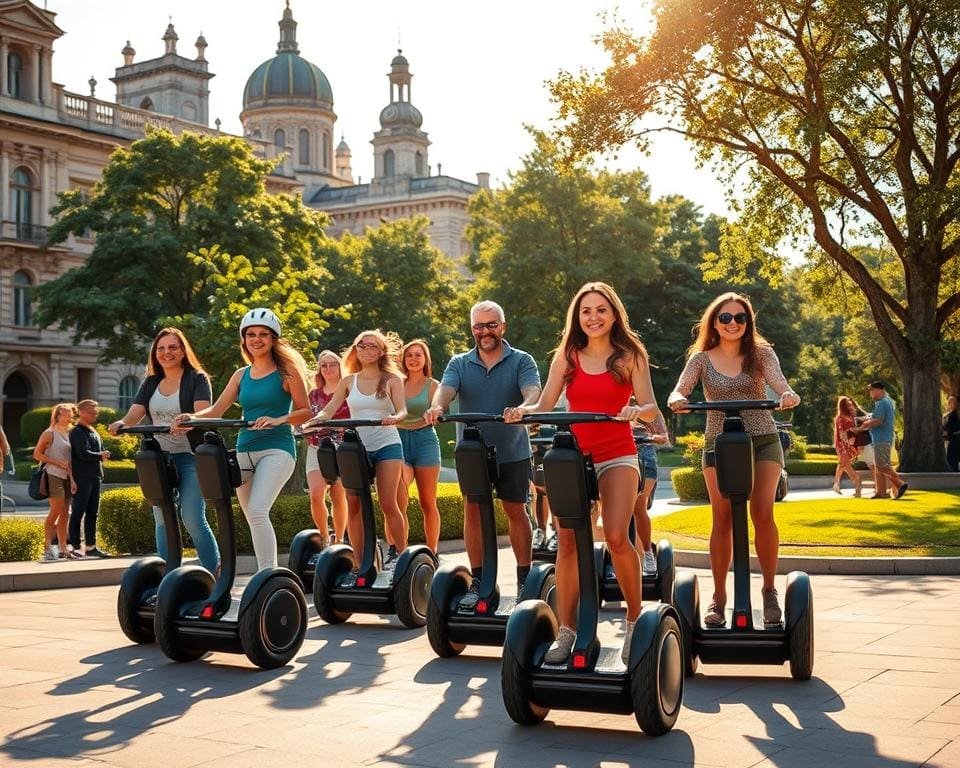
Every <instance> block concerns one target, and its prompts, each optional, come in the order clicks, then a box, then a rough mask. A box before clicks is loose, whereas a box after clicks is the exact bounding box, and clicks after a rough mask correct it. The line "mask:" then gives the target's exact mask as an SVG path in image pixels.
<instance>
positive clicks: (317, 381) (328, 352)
mask: <svg viewBox="0 0 960 768" xmlns="http://www.w3.org/2000/svg"><path fill="white" fill-rule="evenodd" d="M325 357H332V358H333V359H334V360H336V361H337V379H338V380H339V379H342V378H343V358H342V357H340V355H338V354H337V353H336V352H334V351H333V350H332V349H325V350H323V351H322V352H320V354H319V355H317V370H316V372H314V374H313V383H314V385H315V386H316V388H317V389H323V387H324V385H325V384H326V383H327V382H326V378H325V377H324V375H323V368H321V367H320V361H321V360H323V358H325Z"/></svg>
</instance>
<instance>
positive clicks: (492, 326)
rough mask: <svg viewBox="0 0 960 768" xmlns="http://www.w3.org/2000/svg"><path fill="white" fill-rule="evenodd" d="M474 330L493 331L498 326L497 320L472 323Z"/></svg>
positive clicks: (478, 331)
mask: <svg viewBox="0 0 960 768" xmlns="http://www.w3.org/2000/svg"><path fill="white" fill-rule="evenodd" d="M471 327H472V328H473V330H474V331H476V332H477V333H480V332H481V331H485V330H486V331H493V330H496V329H497V328H499V327H500V321H499V320H491V321H490V322H489V323H474V324H473V325H472V326H471Z"/></svg>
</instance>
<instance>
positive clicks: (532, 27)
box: [33, 0, 729, 215]
mask: <svg viewBox="0 0 960 768" xmlns="http://www.w3.org/2000/svg"><path fill="white" fill-rule="evenodd" d="M33 1H34V2H35V3H37V4H38V5H40V6H41V7H42V6H43V5H44V4H45V5H46V7H47V9H48V10H50V11H53V12H55V13H56V14H57V17H56V19H55V21H56V23H57V24H58V26H59V27H60V28H61V29H63V30H64V31H65V32H66V34H65V35H64V36H63V37H62V38H60V40H59V41H57V43H56V44H55V47H54V58H53V78H54V81H55V82H57V83H60V84H62V85H64V86H65V87H66V89H67V90H69V91H72V92H75V93H80V94H88V93H89V91H90V88H89V85H88V83H87V81H88V80H89V79H90V77H91V75H92V76H93V77H95V78H96V80H97V86H96V95H97V97H98V98H101V99H104V100H108V101H112V100H114V98H115V96H116V91H115V88H114V86H113V83H111V82H110V79H109V78H110V77H111V76H112V75H113V74H114V70H115V69H116V67H118V66H120V65H122V64H123V57H122V56H121V54H120V50H121V49H122V48H123V47H124V45H125V44H126V42H127V40H129V41H130V43H131V45H132V46H133V47H134V49H135V50H136V51H137V54H136V58H135V61H144V60H147V59H153V58H157V57H159V56H161V55H162V54H163V50H164V48H163V41H162V39H161V38H162V36H163V34H164V32H165V30H166V27H167V24H168V23H169V21H170V20H171V19H172V21H173V24H174V27H175V29H176V32H177V35H178V36H179V42H178V48H177V51H178V53H179V54H180V55H182V56H186V57H188V58H194V57H195V56H196V48H195V47H194V41H195V40H196V39H197V36H198V35H199V34H201V33H202V34H203V36H204V37H205V38H206V41H207V44H208V48H207V51H206V58H207V61H208V62H209V69H210V71H211V72H213V73H214V74H215V75H216V76H215V77H214V78H213V79H212V80H211V81H210V123H211V125H212V124H213V121H214V119H215V118H217V117H219V118H220V120H221V129H222V130H224V131H227V132H230V133H235V134H241V133H242V130H241V125H240V119H239V114H240V111H241V109H242V98H243V89H244V85H245V83H246V80H247V78H248V77H249V75H250V74H251V73H252V72H253V70H254V69H255V68H256V67H257V66H258V65H259V64H260V63H261V62H263V61H265V60H267V59H269V58H271V57H273V56H274V55H275V53H276V47H277V40H278V39H279V28H278V26H277V22H279V20H280V18H281V16H282V13H283V8H284V0H160V1H159V2H141V1H140V0H46V3H44V0H33ZM290 5H291V9H292V10H293V15H294V19H295V20H296V21H297V23H298V27H297V41H298V43H299V46H300V55H301V56H303V57H304V58H306V59H308V60H309V61H312V62H313V63H314V64H316V65H317V66H319V67H320V69H322V70H323V72H324V73H325V74H326V76H327V78H328V80H329V81H330V83H331V86H332V88H333V98H334V112H336V114H337V116H338V120H337V123H336V131H337V136H336V139H335V140H336V141H339V138H340V134H341V133H342V134H343V137H344V138H345V139H346V141H347V143H348V144H349V145H350V148H351V150H352V153H353V158H352V163H353V174H354V179H355V180H356V179H358V178H361V179H362V180H363V181H368V180H369V179H370V177H371V176H372V173H373V148H372V147H371V145H370V144H369V141H370V139H371V138H372V137H373V133H374V131H375V130H378V129H379V127H380V126H379V122H378V116H379V114H380V110H381V109H382V108H383V107H384V106H386V104H387V103H388V102H389V86H388V81H387V77H386V74H387V72H388V71H389V69H390V60H391V59H392V58H393V56H394V55H395V54H396V51H397V48H398V47H400V48H402V49H403V53H404V56H406V58H407V59H408V60H409V61H410V71H411V72H412V74H413V81H412V87H411V101H412V103H413V104H414V105H415V106H416V107H417V108H418V109H419V110H420V111H421V113H422V114H423V130H424V131H426V132H427V133H428V134H429V137H430V140H431V142H432V144H431V146H430V150H429V163H430V165H431V166H432V169H433V173H434V174H436V173H437V172H438V166H442V172H443V173H444V174H445V175H448V176H455V177H457V178H461V179H466V180H468V181H475V180H476V174H477V172H480V171H485V172H488V173H490V174H491V183H492V184H493V185H494V186H500V185H502V184H505V183H507V182H508V179H509V176H508V174H509V172H510V171H515V170H517V169H519V168H520V166H521V161H522V157H523V156H524V155H525V154H527V153H528V152H529V151H530V150H531V149H532V141H531V139H530V137H529V135H528V134H527V132H526V130H525V129H524V125H525V124H529V125H533V126H535V127H537V128H543V129H547V128H549V127H550V126H551V123H552V120H553V118H554V115H555V112H556V108H555V105H553V104H552V103H551V102H550V98H549V92H548V89H547V87H546V85H545V83H546V81H548V80H550V79H553V78H554V77H556V75H557V73H558V72H560V71H561V70H569V71H578V70H579V69H580V68H586V69H588V70H594V71H596V70H599V69H601V68H602V67H603V65H604V63H605V61H606V57H605V55H604V52H603V49H602V48H601V46H600V45H598V44H597V43H596V42H595V41H594V38H595V37H596V35H598V34H599V33H600V32H601V31H602V30H603V28H604V22H603V21H602V19H601V18H600V16H601V14H602V13H604V12H612V11H614V10H616V12H617V13H618V15H619V16H620V18H622V19H624V20H625V21H626V22H627V23H628V25H629V26H630V27H632V28H633V29H635V30H641V31H642V30H647V29H649V25H650V23H651V21H650V12H649V6H648V4H647V3H646V2H638V1H637V0H623V7H621V8H619V9H618V8H617V5H616V3H614V2H610V1H609V0H580V1H578V0H551V1H549V2H548V1H546V0H514V2H506V0H488V1H487V2H485V3H463V2H456V1H455V0H453V1H451V0H407V1H406V2H386V0H349V1H348V2H339V3H332V2H326V1H325V0H290ZM601 162H602V163H603V164H604V165H606V166H607V167H610V168H619V169H622V170H633V169H635V168H640V169H642V170H643V171H645V172H646V173H647V175H648V177H649V179H650V184H651V189H652V193H653V197H654V198H659V197H662V196H664V195H668V194H681V195H684V196H686V197H687V198H689V199H692V200H694V201H695V202H697V203H698V204H699V205H700V206H701V207H702V209H703V212H704V213H705V214H706V213H719V214H725V215H729V207H728V205H727V203H726V201H725V199H724V194H723V188H722V186H721V185H720V183H719V182H718V181H717V180H716V178H715V177H714V175H713V174H712V173H711V171H710V170H709V169H707V168H704V169H698V168H697V167H696V164H695V162H694V152H693V148H692V147H691V146H690V145H689V144H687V143H686V142H684V140H683V139H682V138H680V137H677V136H669V137H660V138H658V140H657V143H656V145H655V147H654V151H653V153H652V154H651V155H650V156H644V155H642V154H641V153H639V152H638V151H636V150H635V149H630V148H626V149H624V150H621V151H619V152H617V153H616V157H615V158H614V157H613V156H609V157H606V158H601Z"/></svg>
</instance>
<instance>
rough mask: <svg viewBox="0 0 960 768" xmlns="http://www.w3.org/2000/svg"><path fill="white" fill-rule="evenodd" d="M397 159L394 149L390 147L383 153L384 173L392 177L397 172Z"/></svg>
mask: <svg viewBox="0 0 960 768" xmlns="http://www.w3.org/2000/svg"><path fill="white" fill-rule="evenodd" d="M394 166H395V161H394V159H393V150H392V149H388V150H387V151H386V152H384V153H383V175H384V176H386V177H387V178H390V177H391V176H393V174H394V173H395V167H394Z"/></svg>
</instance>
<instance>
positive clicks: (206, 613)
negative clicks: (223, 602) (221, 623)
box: [200, 603, 213, 619]
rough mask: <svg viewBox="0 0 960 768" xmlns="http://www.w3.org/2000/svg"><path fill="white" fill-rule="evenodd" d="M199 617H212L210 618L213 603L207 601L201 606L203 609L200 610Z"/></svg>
mask: <svg viewBox="0 0 960 768" xmlns="http://www.w3.org/2000/svg"><path fill="white" fill-rule="evenodd" d="M200 618H201V619H212V618H213V605H211V604H210V603H207V604H206V605H205V606H203V610H202V611H200Z"/></svg>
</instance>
